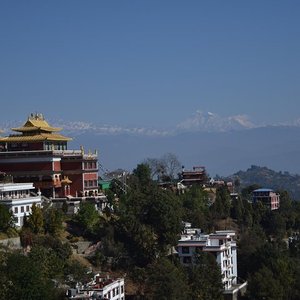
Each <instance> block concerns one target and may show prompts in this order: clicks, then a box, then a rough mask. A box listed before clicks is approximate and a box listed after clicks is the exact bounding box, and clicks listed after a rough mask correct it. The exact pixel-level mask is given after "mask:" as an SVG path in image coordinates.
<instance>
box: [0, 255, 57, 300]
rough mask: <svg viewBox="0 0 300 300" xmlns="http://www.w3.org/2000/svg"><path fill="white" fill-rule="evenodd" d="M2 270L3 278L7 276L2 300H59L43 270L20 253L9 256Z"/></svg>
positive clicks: (1, 267) (0, 267)
mask: <svg viewBox="0 0 300 300" xmlns="http://www.w3.org/2000/svg"><path fill="white" fill-rule="evenodd" d="M0 269H1V272H0V274H2V275H1V277H2V276H3V274H5V278H6V282H5V284H4V285H5V286H4V288H3V290H2V294H4V295H2V296H4V297H3V298H1V299H10V300H19V299H22V300H40V299H43V300H55V299H59V298H58V297H57V293H56V290H55V288H54V285H53V282H52V281H51V280H50V279H49V278H45V277H44V274H43V272H42V268H40V266H39V265H38V264H37V263H36V262H35V261H34V260H32V259H31V258H30V257H26V256H24V255H21V254H18V253H12V254H8V257H7V259H6V263H5V265H1V266H0ZM0 282H1V280H0Z"/></svg>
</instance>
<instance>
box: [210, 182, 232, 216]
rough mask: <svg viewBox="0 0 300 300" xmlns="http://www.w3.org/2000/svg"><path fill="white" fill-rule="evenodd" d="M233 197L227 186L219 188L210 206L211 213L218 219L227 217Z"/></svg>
mask: <svg viewBox="0 0 300 300" xmlns="http://www.w3.org/2000/svg"><path fill="white" fill-rule="evenodd" d="M230 202H231V198H230V194H229V191H228V189H227V187H220V188H218V189H217V195H216V200H215V202H214V203H213V205H212V206H211V207H210V210H211V213H212V215H213V217H214V218H216V219H225V218H227V217H229V215H230V206H231V204H230Z"/></svg>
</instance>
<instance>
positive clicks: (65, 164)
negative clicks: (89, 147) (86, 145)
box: [0, 114, 98, 198]
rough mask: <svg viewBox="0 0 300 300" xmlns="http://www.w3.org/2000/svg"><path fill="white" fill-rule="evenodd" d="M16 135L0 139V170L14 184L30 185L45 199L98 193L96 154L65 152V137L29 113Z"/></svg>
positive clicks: (66, 148) (67, 139) (38, 117)
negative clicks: (28, 183) (23, 183)
mask: <svg viewBox="0 0 300 300" xmlns="http://www.w3.org/2000/svg"><path fill="white" fill-rule="evenodd" d="M12 130H13V131H15V132H16V134H11V135H9V136H7V137H0V170H1V171H3V172H6V173H7V174H10V175H12V176H13V178H14V182H19V183H22V182H33V185H34V187H35V188H36V189H39V190H41V192H42V194H43V195H44V196H47V197H51V198H56V197H67V196H73V197H75V196H76V197H77V196H78V197H86V196H95V195H97V193H98V163H97V162H98V157H97V152H94V153H92V152H91V151H88V153H86V152H85V151H84V149H83V147H81V149H79V150H68V147H67V146H68V145H67V143H68V141H70V140H71V138H69V137H65V136H63V135H61V134H59V133H58V132H59V131H60V130H61V128H55V127H52V126H50V125H49V124H48V122H47V121H46V120H45V119H44V117H43V115H42V114H31V116H30V117H29V118H28V120H27V121H26V122H25V124H24V125H23V126H21V127H19V128H12Z"/></svg>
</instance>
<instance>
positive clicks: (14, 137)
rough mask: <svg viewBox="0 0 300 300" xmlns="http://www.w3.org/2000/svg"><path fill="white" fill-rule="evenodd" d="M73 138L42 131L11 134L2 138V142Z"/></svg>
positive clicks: (66, 139)
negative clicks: (38, 132)
mask: <svg viewBox="0 0 300 300" xmlns="http://www.w3.org/2000/svg"><path fill="white" fill-rule="evenodd" d="M71 140H72V139H71V138H68V137H65V136H63V135H61V134H54V133H41V134H35V135H11V136H8V137H3V138H0V142H16V143H17V142H41V141H62V142H67V141H71Z"/></svg>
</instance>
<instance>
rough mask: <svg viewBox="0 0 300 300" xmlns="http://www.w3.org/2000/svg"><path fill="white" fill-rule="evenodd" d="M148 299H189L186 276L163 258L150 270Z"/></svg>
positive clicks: (147, 290)
mask: <svg viewBox="0 0 300 300" xmlns="http://www.w3.org/2000/svg"><path fill="white" fill-rule="evenodd" d="M147 277H148V280H147V282H146V284H147V288H146V298H147V299H149V300H152V299H153V300H154V299H161V300H180V299H182V300H185V299H191V298H190V297H189V286H188V281H187V278H186V275H185V273H184V271H183V270H182V269H181V268H178V267H176V266H175V265H174V264H173V263H172V262H171V261H170V260H168V259H166V258H161V259H159V260H158V261H157V262H155V263H153V264H152V265H151V266H150V268H149V270H148V276H147Z"/></svg>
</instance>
